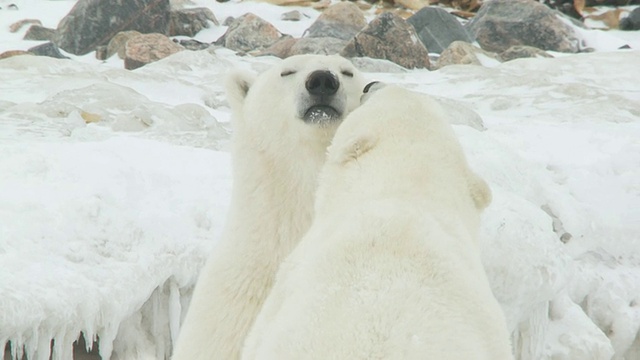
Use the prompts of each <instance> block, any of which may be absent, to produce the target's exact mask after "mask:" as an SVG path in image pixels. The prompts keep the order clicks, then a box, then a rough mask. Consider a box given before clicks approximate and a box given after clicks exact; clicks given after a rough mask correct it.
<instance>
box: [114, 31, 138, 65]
mask: <svg viewBox="0 0 640 360" xmlns="http://www.w3.org/2000/svg"><path fill="white" fill-rule="evenodd" d="M139 35H142V34H140V33H139V32H137V31H121V32H119V33H117V34H116V35H115V36H114V37H112V38H111V41H109V44H108V45H107V54H106V56H107V57H106V59H108V58H110V57H112V56H113V55H114V54H118V57H119V58H120V59H124V57H125V54H124V52H125V45H126V44H127V41H129V39H131V38H134V37H136V36H139Z"/></svg>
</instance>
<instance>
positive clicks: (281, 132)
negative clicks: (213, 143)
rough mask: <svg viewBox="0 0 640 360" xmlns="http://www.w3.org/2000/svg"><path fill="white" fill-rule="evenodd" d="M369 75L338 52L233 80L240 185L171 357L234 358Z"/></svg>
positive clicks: (305, 223) (300, 229)
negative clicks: (337, 134)
mask: <svg viewBox="0 0 640 360" xmlns="http://www.w3.org/2000/svg"><path fill="white" fill-rule="evenodd" d="M365 84H366V82H365V80H364V79H363V77H362V74H361V73H360V72H359V71H358V70H357V69H356V68H355V67H354V66H353V64H351V62H349V61H348V60H346V59H344V58H342V57H339V56H323V55H301V56H293V57H290V58H288V59H286V60H283V61H282V62H280V63H279V64H278V65H276V66H274V67H273V68H271V69H269V70H267V71H265V72H264V73H262V74H261V75H259V76H258V77H253V76H251V75H250V74H248V73H245V72H237V73H234V74H232V75H231V76H230V78H229V80H228V82H227V95H228V100H229V103H230V105H231V109H232V113H233V119H232V125H233V129H234V133H233V138H232V149H231V153H232V168H233V190H232V198H231V205H230V209H229V213H228V215H227V223H226V225H225V229H224V232H223V235H222V238H221V243H220V244H219V245H218V246H217V247H216V248H215V250H214V253H213V254H212V255H211V257H210V258H209V259H208V260H207V263H206V264H205V266H204V268H203V270H202V271H201V273H200V276H199V279H198V283H197V284H196V287H195V290H194V293H193V298H192V300H191V304H190V306H189V310H188V312H187V315H186V317H185V320H184V324H183V325H182V329H181V331H180V335H179V339H178V341H177V344H176V348H175V351H174V355H173V359H174V360H187V359H188V360H199V359H200V360H233V359H238V358H239V356H240V355H239V353H240V350H241V348H242V344H243V342H244V340H245V337H246V334H247V333H248V332H249V329H250V327H251V325H252V324H253V321H254V319H255V316H256V315H257V313H258V310H259V309H260V307H261V306H262V303H263V301H264V299H265V298H266V296H267V295H268V293H269V290H270V288H271V286H272V283H273V278H274V277H275V274H276V271H277V269H278V266H279V265H280V262H281V261H282V259H283V258H284V257H285V256H287V255H288V254H289V253H290V252H291V250H292V249H293V248H294V247H295V245H296V244H297V243H298V242H299V241H300V239H301V238H302V236H303V235H304V233H305V232H306V231H307V229H308V228H309V226H310V224H311V219H312V217H313V203H314V201H313V197H314V194H315V190H316V187H317V176H318V173H319V171H320V169H321V166H322V164H323V163H324V161H325V158H326V149H327V146H328V145H329V143H330V141H331V139H332V138H333V135H334V133H335V130H336V128H337V126H338V124H339V123H340V122H341V121H342V119H343V118H344V117H345V116H346V115H347V114H348V113H349V112H350V111H352V110H353V109H354V108H355V107H356V106H359V105H360V96H361V94H362V92H363V88H364V85H365Z"/></svg>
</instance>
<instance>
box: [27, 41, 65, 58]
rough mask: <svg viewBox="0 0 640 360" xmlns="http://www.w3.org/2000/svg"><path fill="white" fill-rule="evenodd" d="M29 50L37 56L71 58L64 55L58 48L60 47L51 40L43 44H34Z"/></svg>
mask: <svg viewBox="0 0 640 360" xmlns="http://www.w3.org/2000/svg"><path fill="white" fill-rule="evenodd" d="M27 51H29V52H30V53H32V54H33V55H37V56H48V57H52V58H56V59H68V58H69V57H68V56H65V55H63V54H62V53H61V52H60V49H58V47H57V46H56V45H55V44H54V43H50V42H48V43H45V44H42V45H38V46H34V47H32V48H30V49H29V50H27Z"/></svg>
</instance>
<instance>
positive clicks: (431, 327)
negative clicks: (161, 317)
mask: <svg viewBox="0 0 640 360" xmlns="http://www.w3.org/2000/svg"><path fill="white" fill-rule="evenodd" d="M365 100H366V99H365ZM396 100H397V101H396ZM432 106H433V105H431V104H430V103H429V102H426V105H425V103H424V102H423V98H422V96H420V95H418V94H415V93H412V92H409V91H407V90H404V89H400V88H396V87H389V88H388V89H387V88H385V89H382V90H379V91H377V92H376V93H375V94H373V95H372V96H371V98H370V99H368V100H366V101H365V103H364V105H362V106H361V107H360V108H358V109H356V110H355V111H354V112H352V113H351V114H350V115H349V116H348V117H347V119H346V120H345V121H344V123H343V124H342V125H341V127H340V128H339V129H338V132H337V134H336V136H335V138H334V140H333V143H332V145H331V147H330V149H329V155H328V161H327V163H326V164H325V166H324V168H323V171H322V176H321V179H320V185H319V190H318V193H317V197H316V217H315V219H314V221H313V224H312V226H311V228H310V230H309V232H308V233H307V234H306V235H305V236H304V238H303V239H302V241H301V242H300V244H299V245H298V246H297V247H296V249H295V250H294V251H293V252H292V254H291V255H290V256H289V257H288V258H287V259H286V260H285V261H284V262H283V263H282V265H281V267H280V270H279V272H278V275H277V278H276V283H275V285H274V288H273V291H272V292H271V294H270V295H269V297H268V299H267V301H266V303H265V306H264V307H263V309H262V311H261V313H260V314H259V316H258V318H257V320H256V323H255V324H254V327H253V329H252V331H251V333H250V335H249V337H248V339H247V341H246V342H245V348H244V353H243V355H244V356H243V358H244V359H445V360H446V359H465V360H466V359H487V360H489V359H491V360H494V359H498V360H501V359H511V358H512V356H511V348H510V345H509V340H508V339H509V335H508V333H507V329H506V323H505V320H504V315H503V314H502V311H501V309H500V307H499V305H498V303H497V301H496V300H495V298H494V297H493V294H492V293H491V290H490V288H489V284H488V281H487V278H486V275H485V273H484V269H483V267H482V264H481V262H480V255H479V252H478V246H477V244H476V241H475V233H476V231H477V225H478V217H479V213H480V211H481V209H482V208H483V207H484V206H486V205H487V204H488V202H489V201H490V192H489V189H488V187H487V186H486V184H485V183H484V181H482V179H480V178H478V177H477V176H476V175H475V174H473V172H472V171H471V170H470V169H469V167H468V165H467V163H466V160H465V159H464V154H463V153H462V149H461V148H460V145H459V144H458V143H457V140H456V139H455V137H454V136H453V133H452V132H451V129H450V128H448V125H447V124H446V121H445V120H443V118H442V117H441V113H440V112H439V109H438V108H434V107H432ZM447 179H448V180H450V181H446V180H447Z"/></svg>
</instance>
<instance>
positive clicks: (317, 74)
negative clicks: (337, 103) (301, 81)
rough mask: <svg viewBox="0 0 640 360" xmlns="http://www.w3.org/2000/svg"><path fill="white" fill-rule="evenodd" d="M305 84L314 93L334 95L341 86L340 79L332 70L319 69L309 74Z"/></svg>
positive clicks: (310, 92)
mask: <svg viewBox="0 0 640 360" xmlns="http://www.w3.org/2000/svg"><path fill="white" fill-rule="evenodd" d="M305 86H306V88H307V91H309V94H312V95H333V94H335V93H336V92H337V91H338V88H339V87H340V80H338V77H336V76H335V75H334V74H333V73H332V72H331V71H326V70H317V71H314V72H312V73H311V75H309V77H308V78H307V82H306V84H305Z"/></svg>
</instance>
